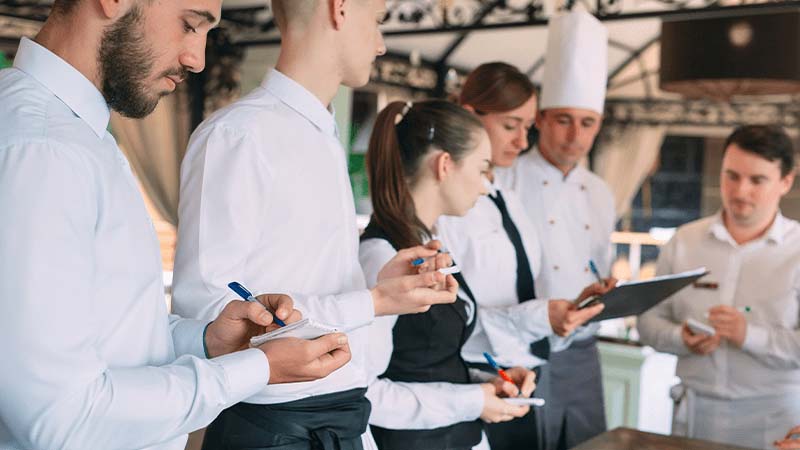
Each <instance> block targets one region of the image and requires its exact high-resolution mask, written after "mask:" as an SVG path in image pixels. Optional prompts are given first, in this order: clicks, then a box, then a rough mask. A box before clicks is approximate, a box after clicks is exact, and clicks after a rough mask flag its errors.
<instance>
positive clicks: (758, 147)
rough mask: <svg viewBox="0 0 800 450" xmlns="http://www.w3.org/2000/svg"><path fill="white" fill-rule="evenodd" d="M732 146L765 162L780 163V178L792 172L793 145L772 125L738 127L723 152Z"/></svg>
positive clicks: (793, 164) (729, 137)
mask: <svg viewBox="0 0 800 450" xmlns="http://www.w3.org/2000/svg"><path fill="white" fill-rule="evenodd" d="M732 144H735V145H736V146H737V147H739V148H741V149H742V150H744V151H746V152H748V153H753V154H756V155H758V156H760V157H762V158H764V159H766V160H767V161H776V160H778V161H780V163H781V177H785V176H786V175H789V174H790V173H791V172H792V171H793V170H794V167H795V152H794V145H792V140H791V139H790V138H789V136H788V135H787V134H786V132H785V131H783V128H781V127H778V126H774V125H743V126H740V127H739V128H737V129H735V130H734V131H733V133H731V135H730V136H728V139H727V140H726V141H725V147H724V150H723V151H727V150H728V147H729V146H731V145H732Z"/></svg>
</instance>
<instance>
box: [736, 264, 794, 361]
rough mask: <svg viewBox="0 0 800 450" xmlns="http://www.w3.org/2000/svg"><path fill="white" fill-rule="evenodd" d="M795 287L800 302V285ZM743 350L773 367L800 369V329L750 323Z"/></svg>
mask: <svg viewBox="0 0 800 450" xmlns="http://www.w3.org/2000/svg"><path fill="white" fill-rule="evenodd" d="M795 278H797V277H795ZM793 289H794V292H795V298H796V300H797V301H798V302H800V287H798V286H794V288H793ZM742 350H744V351H745V352H747V353H748V354H750V355H751V356H753V357H754V358H755V359H757V360H758V361H760V362H761V363H762V364H764V365H766V366H767V367H770V368H772V369H777V370H791V369H800V358H798V355H800V329H797V328H795V329H789V328H782V327H765V326H763V325H755V324H752V323H748V324H747V332H746V334H745V339H744V344H743V345H742Z"/></svg>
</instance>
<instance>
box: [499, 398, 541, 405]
mask: <svg viewBox="0 0 800 450" xmlns="http://www.w3.org/2000/svg"><path fill="white" fill-rule="evenodd" d="M503 400H505V401H506V403H511V404H512V405H517V406H536V407H539V408H541V407H542V406H544V404H545V401H544V399H543V398H536V397H531V398H525V397H509V398H504V399H503Z"/></svg>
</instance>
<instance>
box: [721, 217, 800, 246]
mask: <svg viewBox="0 0 800 450" xmlns="http://www.w3.org/2000/svg"><path fill="white" fill-rule="evenodd" d="M785 229H786V218H785V217H784V216H783V214H781V212H780V211H778V213H777V215H776V216H775V220H774V221H772V225H771V226H770V227H769V229H768V230H767V232H766V234H764V236H762V237H761V238H760V239H759V240H761V239H763V240H766V241H767V242H772V243H774V244H781V243H783V235H784V232H783V231H784V230H785ZM709 233H711V235H712V236H714V237H715V238H717V239H719V240H721V241H725V242H729V243H731V244H734V245H738V244H736V241H735V240H734V239H733V237H732V236H731V234H730V233H729V232H728V229H727V228H725V221H724V220H722V210H719V211H718V212H717V213H716V214H715V215H714V220H713V221H712V222H711V226H710V227H709Z"/></svg>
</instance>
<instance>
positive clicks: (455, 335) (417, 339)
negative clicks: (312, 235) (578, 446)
mask: <svg viewBox="0 0 800 450" xmlns="http://www.w3.org/2000/svg"><path fill="white" fill-rule="evenodd" d="M367 239H383V240H385V241H387V242H389V243H390V244H392V247H395V246H394V244H393V243H392V241H391V240H390V239H389V237H388V236H387V235H386V233H385V232H384V231H383V230H382V229H380V228H379V227H378V226H377V225H376V224H375V222H374V221H371V222H370V224H369V226H367V228H366V230H364V234H363V235H362V236H361V240H362V241H364V240H367ZM395 249H397V248H396V247H395ZM454 277H455V278H456V280H457V281H458V283H459V285H460V287H461V289H462V290H463V291H464V292H465V293H466V294H467V297H468V298H467V299H466V300H464V299H461V298H459V299H457V300H456V302H455V303H453V304H446V305H433V306H431V308H430V309H429V310H428V311H427V312H424V313H420V314H406V315H402V316H399V317H398V318H397V322H396V323H395V326H394V328H393V330H392V338H393V345H394V349H393V351H392V356H391V359H390V361H389V367H388V368H387V369H386V372H384V373H383V374H382V375H381V376H380V377H379V378H386V379H389V380H392V381H398V382H422V383H425V382H447V383H456V384H468V383H470V379H469V370H468V368H467V365H466V364H465V362H464V360H463V359H462V358H461V347H462V346H463V345H464V343H465V342H466V341H467V338H469V336H470V334H472V330H473V329H474V328H475V319H474V318H473V320H472V321H471V322H469V323H468V315H467V302H470V303H471V304H472V307H473V308H474V311H475V314H476V315H477V308H476V303H475V299H474V297H473V296H472V292H471V291H470V289H469V286H468V285H467V283H466V281H465V280H464V279H463V277H461V274H455V275H454ZM371 430H372V435H373V437H374V438H375V442H377V444H378V448H380V449H381V450H412V449H413V450H456V449H458V450H461V449H464V450H467V449H471V448H472V447H474V446H475V445H478V443H480V441H481V431H482V422H481V421H480V420H474V421H471V422H461V423H457V424H454V425H450V426H447V427H442V428H436V429H432V430H391V429H387V428H381V427H376V426H372V427H371Z"/></svg>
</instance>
